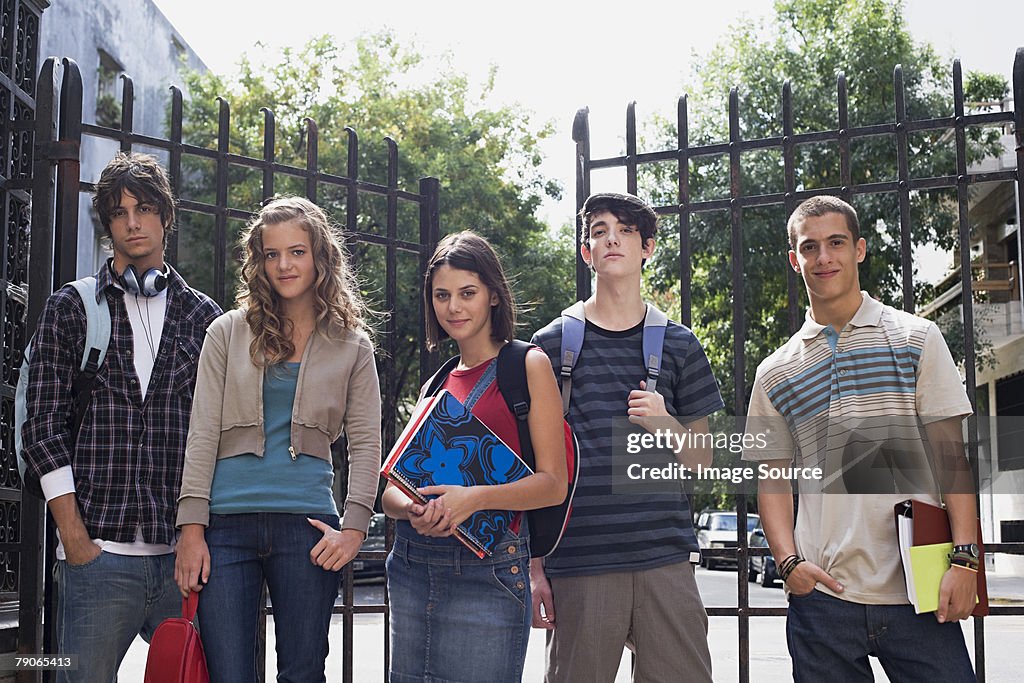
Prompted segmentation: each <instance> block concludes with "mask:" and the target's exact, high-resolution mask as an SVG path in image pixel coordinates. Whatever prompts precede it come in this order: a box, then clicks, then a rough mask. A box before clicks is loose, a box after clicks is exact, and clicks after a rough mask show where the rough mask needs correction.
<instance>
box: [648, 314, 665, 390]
mask: <svg viewBox="0 0 1024 683" xmlns="http://www.w3.org/2000/svg"><path fill="white" fill-rule="evenodd" d="M667 327H668V316H667V315H665V314H664V313H662V312H661V311H660V310H658V308H657V306H655V305H654V304H647V314H646V315H644V341H643V349H644V365H645V366H646V367H647V389H646V390H647V391H654V390H655V389H656V388H657V386H658V377H659V376H660V375H661V352H662V348H663V347H664V346H665V329H666V328H667Z"/></svg>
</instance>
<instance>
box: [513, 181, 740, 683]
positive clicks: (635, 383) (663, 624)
mask: <svg viewBox="0 0 1024 683" xmlns="http://www.w3.org/2000/svg"><path fill="white" fill-rule="evenodd" d="M581 217H582V230H581V234H580V254H581V255H582V256H583V260H584V261H586V263H587V264H588V265H589V266H590V268H591V269H592V270H593V271H594V274H595V286H594V295H593V296H592V297H590V298H589V299H588V300H587V301H586V302H585V305H584V311H585V314H586V330H585V332H584V338H583V347H582V350H581V352H580V354H579V358H578V361H577V363H576V365H575V367H574V369H573V373H572V377H573V381H572V396H571V402H570V407H569V414H568V420H569V423H570V424H571V425H572V427H573V430H574V432H575V434H576V437H577V439H578V440H579V444H580V461H581V463H580V478H579V484H578V487H577V489H576V495H575V498H574V503H573V513H572V517H571V518H570V520H569V527H568V529H567V531H566V535H565V537H564V538H563V539H562V541H561V543H560V544H559V546H558V548H557V550H556V551H555V552H554V553H553V554H551V555H549V556H548V557H546V558H544V561H543V563H542V562H541V561H540V560H534V561H533V562H532V563H531V567H530V574H531V576H530V579H531V587H532V591H533V610H534V616H533V623H534V626H535V627H538V628H547V629H549V631H548V645H547V675H546V677H545V680H546V681H548V683H563V682H564V683H577V682H579V681H587V682H588V683H602V682H605V681H608V682H610V681H613V680H614V679H615V675H616V671H617V670H618V668H619V662H620V660H621V659H622V652H623V646H624V645H628V646H629V647H630V649H631V650H633V652H635V653H636V667H635V669H634V671H633V680H634V681H637V682H640V681H710V680H711V656H710V653H709V651H708V644H707V624H708V622H707V614H706V612H705V611H704V605H703V604H702V603H701V599H700V594H699V593H698V592H697V585H696V581H695V580H694V574H693V565H692V564H691V563H690V558H691V555H694V554H695V553H697V552H698V546H697V539H696V536H695V534H694V531H693V522H692V518H691V512H690V509H689V505H688V503H687V500H686V497H685V496H684V495H683V494H682V490H681V488H680V489H677V490H676V491H675V492H672V493H661V492H655V491H653V490H652V491H650V492H647V491H645V492H643V493H642V494H632V495H630V494H626V493H622V492H615V491H613V487H612V479H613V467H612V457H613V454H612V446H611V444H612V424H613V419H614V418H621V419H623V420H624V419H625V418H626V417H627V416H628V417H629V420H630V421H632V422H636V423H639V424H640V425H641V426H642V427H643V428H644V429H648V430H649V431H651V430H653V429H655V428H656V427H655V426H654V423H659V424H660V426H662V427H663V426H664V422H659V421H658V420H657V418H664V419H668V418H670V417H673V418H676V419H677V420H678V422H676V421H673V422H672V424H673V425H674V424H679V423H681V424H685V425H686V426H687V427H689V428H690V429H691V430H692V431H695V432H707V430H708V420H707V416H708V415H710V414H711V413H713V412H715V411H717V410H719V409H720V408H722V406H723V403H722V397H721V395H720V394H719V391H718V383H717V382H716V381H715V378H714V376H713V375H712V373H711V367H710V364H709V363H708V360H707V357H706V356H705V354H704V350H703V349H702V348H701V345H700V343H699V342H698V341H697V339H696V338H695V337H694V335H693V333H692V332H691V331H690V330H689V329H687V328H686V327H684V326H682V325H679V324H677V323H674V322H670V323H669V326H668V329H667V330H666V333H665V342H664V346H663V358H662V368H661V374H660V376H659V379H658V384H657V387H656V388H657V391H656V392H648V391H646V390H645V386H646V385H645V383H644V378H645V377H646V376H647V373H646V366H645V363H644V357H643V349H642V338H643V321H644V315H645V313H646V304H645V303H644V301H643V298H642V297H641V295H640V272H641V268H642V266H643V263H644V262H645V260H646V259H648V258H650V257H651V255H652V254H653V252H654V246H655V240H654V237H655V232H656V228H657V215H656V214H655V212H654V210H653V209H652V208H651V207H650V206H648V205H647V204H645V203H644V202H643V201H641V200H640V199H638V198H637V197H635V196H632V195H622V194H597V195H594V196H592V197H590V198H589V199H587V201H586V202H585V204H584V206H583V209H582V211H581ZM561 336H562V320H561V318H558V319H556V320H554V321H552V322H551V323H550V324H549V325H548V326H546V327H545V328H544V329H542V330H540V331H539V332H537V334H536V335H535V336H534V339H533V341H534V343H536V344H537V345H539V346H540V347H541V348H542V349H543V350H544V351H545V352H546V353H547V354H548V356H549V357H550V358H551V362H552V366H553V367H554V368H555V371H556V374H557V373H558V370H559V368H560V366H561V359H560V357H559V356H560V347H561ZM682 460H683V464H685V465H688V466H689V467H691V468H694V467H696V465H697V463H700V464H701V465H708V464H709V463H710V460H711V453H710V450H709V449H699V450H694V451H693V452H684V456H683V457H682ZM542 607H543V614H542V612H541V608H542Z"/></svg>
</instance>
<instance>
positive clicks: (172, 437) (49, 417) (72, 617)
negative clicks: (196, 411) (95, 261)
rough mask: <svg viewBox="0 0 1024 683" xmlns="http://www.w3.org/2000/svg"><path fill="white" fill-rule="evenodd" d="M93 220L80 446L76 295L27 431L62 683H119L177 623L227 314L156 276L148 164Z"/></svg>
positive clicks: (38, 380)
mask: <svg viewBox="0 0 1024 683" xmlns="http://www.w3.org/2000/svg"><path fill="white" fill-rule="evenodd" d="M93 206H94V207H95V209H96V211H97V213H98V214H99V216H100V221H101V222H102V224H103V228H104V231H105V232H106V237H107V238H108V239H109V241H110V244H111V247H112V249H113V258H112V259H110V260H108V261H107V263H106V264H104V265H103V267H102V268H100V270H99V272H98V273H97V274H96V280H97V289H96V296H97V299H100V297H102V299H105V303H106V305H107V306H108V308H109V310H110V319H111V334H110V341H109V344H108V347H107V354H106V358H105V360H104V362H103V364H102V365H101V366H100V368H99V370H98V372H97V375H96V379H95V382H94V383H93V385H92V392H91V400H90V401H89V405H88V409H87V411H86V413H85V416H84V419H83V420H82V424H81V428H80V431H79V432H78V434H77V438H76V437H75V435H74V434H73V433H72V427H71V420H70V417H71V416H72V415H73V414H74V396H73V390H72V384H73V382H74V379H75V377H76V376H77V375H78V374H79V363H80V360H81V355H82V348H83V345H84V343H85V335H86V327H87V324H86V313H85V307H84V304H83V302H82V299H81V297H80V296H79V295H78V293H77V292H76V291H75V290H74V289H73V288H72V287H70V286H65V287H62V288H61V289H59V290H58V291H57V292H55V293H54V294H53V295H51V296H50V298H49V299H48V300H47V302H46V306H45V308H44V309H43V312H42V315H41V316H40V318H39V325H38V328H37V330H36V334H35V341H34V342H33V351H32V358H31V362H30V363H29V366H28V373H29V384H28V403H27V407H28V419H27V421H26V423H25V426H24V429H23V436H24V442H25V459H26V462H27V463H28V467H29V476H34V477H38V478H39V483H40V485H41V487H42V490H43V494H44V496H45V498H46V501H47V504H48V506H49V508H50V512H51V513H52V514H53V518H54V521H55V522H56V524H57V529H58V533H59V541H60V542H59V545H58V548H57V558H58V562H57V571H56V577H57V596H58V615H57V648H58V651H59V653H60V654H65V655H67V654H75V655H78V656H79V666H78V669H77V670H76V671H70V672H61V673H60V675H59V678H58V680H60V681H111V680H114V679H115V678H116V674H117V669H118V666H119V665H120V663H121V659H122V658H123V657H124V654H125V652H126V651H127V650H128V648H129V646H130V645H131V643H132V641H133V640H134V638H135V635H136V634H142V636H143V637H144V638H146V640H149V636H150V635H152V633H153V630H154V629H155V628H156V627H157V625H158V624H159V623H160V622H161V621H162V620H163V619H165V618H167V617H170V616H175V615H177V614H179V613H180V611H181V594H180V593H179V592H178V589H177V586H176V584H175V582H174V542H175V529H174V516H175V508H176V505H175V501H176V498H177V495H178V489H179V488H180V485H181V470H182V461H183V457H184V451H185V438H186V436H187V433H188V421H189V415H190V412H191V407H192V391H193V387H194V385H195V377H196V366H197V363H198V360H199V351H200V349H201V348H202V344H203V338H204V336H205V334H206V328H207V326H208V325H209V324H210V323H211V322H212V321H213V319H214V318H216V317H217V316H218V315H220V313H221V309H220V307H219V306H218V305H217V304H216V303H214V302H213V301H212V300H211V299H210V298H209V297H207V296H206V295H204V294H202V293H200V292H197V291H195V290H193V289H191V288H190V287H189V286H188V284H187V283H186V282H185V281H184V279H182V277H181V276H180V275H178V273H177V272H175V271H174V269H173V268H171V267H170V266H168V265H166V264H164V247H165V246H166V243H167V234H168V233H169V232H170V231H171V229H172V228H173V225H174V197H173V195H172V192H171V186H170V182H169V181H168V178H167V175H166V173H165V172H164V169H163V168H162V167H161V166H160V165H159V163H158V162H157V160H156V159H154V158H153V157H151V156H147V155H142V154H128V155H125V154H119V155H118V156H117V157H115V158H114V159H113V160H112V161H111V162H110V163H109V164H108V165H107V167H106V168H105V169H104V170H103V173H102V174H101V175H100V179H99V182H98V183H97V184H96V195H95V197H94V198H93ZM101 303H103V301H102V300H101Z"/></svg>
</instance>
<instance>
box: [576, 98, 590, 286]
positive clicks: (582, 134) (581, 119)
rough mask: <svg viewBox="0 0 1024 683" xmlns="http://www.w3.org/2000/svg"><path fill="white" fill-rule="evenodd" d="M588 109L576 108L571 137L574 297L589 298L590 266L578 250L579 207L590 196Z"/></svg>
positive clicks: (580, 207)
mask: <svg viewBox="0 0 1024 683" xmlns="http://www.w3.org/2000/svg"><path fill="white" fill-rule="evenodd" d="M589 116H590V109H588V108H587V107H583V108H582V109H579V110H577V112H576V118H575V119H573V122H572V139H573V141H574V142H575V143H576V216H575V218H576V221H575V223H576V232H575V233H574V234H573V250H574V251H575V253H576V298H577V299H589V298H590V268H588V267H587V264H586V263H584V262H583V256H582V255H581V254H580V250H579V246H578V245H579V239H580V230H581V229H582V228H583V222H582V221H581V220H580V209H582V208H583V202H585V201H587V197H589V196H590V119H589Z"/></svg>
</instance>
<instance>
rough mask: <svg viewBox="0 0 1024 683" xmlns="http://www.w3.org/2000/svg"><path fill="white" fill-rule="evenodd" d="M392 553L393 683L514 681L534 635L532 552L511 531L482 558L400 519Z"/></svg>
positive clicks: (389, 570)
mask: <svg viewBox="0 0 1024 683" xmlns="http://www.w3.org/2000/svg"><path fill="white" fill-rule="evenodd" d="M397 531H398V533H397V537H396V539H395V546H394V548H393V549H392V551H391V554H389V555H388V559H387V574H388V594H389V596H390V604H391V681H392V683H483V682H485V681H486V683H510V682H515V681H519V680H521V679H522V676H523V662H524V660H525V658H526V644H527V641H528V639H529V634H530V619H531V614H530V573H529V563H530V547H529V542H528V541H527V539H525V538H520V537H519V536H517V535H515V534H514V533H512V532H509V533H508V535H507V536H506V537H505V539H504V540H503V541H502V542H501V543H499V544H498V546H497V548H496V550H495V551H494V554H493V555H492V556H491V557H488V558H485V559H483V560H481V559H480V558H478V557H477V556H476V555H474V554H472V553H471V552H470V551H469V550H467V549H466V548H465V547H464V546H463V545H462V544H461V543H459V542H458V541H457V540H456V539H454V538H444V539H436V538H428V537H425V536H420V535H419V534H418V533H416V531H415V530H413V529H412V527H411V526H410V525H409V523H408V522H399V524H398V528H397Z"/></svg>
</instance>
